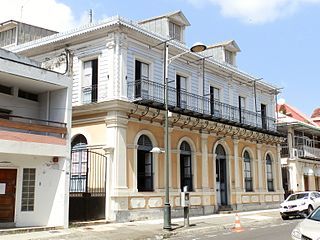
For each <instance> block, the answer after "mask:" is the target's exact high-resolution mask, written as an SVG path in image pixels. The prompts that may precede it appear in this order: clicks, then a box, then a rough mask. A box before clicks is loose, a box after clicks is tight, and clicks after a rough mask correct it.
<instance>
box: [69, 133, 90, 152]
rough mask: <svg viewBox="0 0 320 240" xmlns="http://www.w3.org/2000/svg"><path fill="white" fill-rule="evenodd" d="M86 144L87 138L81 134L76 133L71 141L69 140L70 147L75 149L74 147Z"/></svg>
mask: <svg viewBox="0 0 320 240" xmlns="http://www.w3.org/2000/svg"><path fill="white" fill-rule="evenodd" d="M87 144H88V142H87V139H86V137H85V136H83V135H82V134H78V135H76V136H75V137H74V138H73V140H72V142H71V148H72V149H76V148H81V147H82V148H83V147H85V146H86V145H87Z"/></svg>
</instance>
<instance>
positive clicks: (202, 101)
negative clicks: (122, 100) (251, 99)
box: [128, 79, 276, 132]
mask: <svg viewBox="0 0 320 240" xmlns="http://www.w3.org/2000/svg"><path fill="white" fill-rule="evenodd" d="M168 96H169V97H168V105H169V110H170V111H172V112H176V113H183V114H186V115H190V116H197V117H200V118H205V119H210V120H214V121H220V122H224V123H228V124H231V125H238V126H242V127H245V128H249V129H254V130H261V131H271V132H276V125H275V119H274V118H271V117H267V116H263V115H261V114H260V113H256V112H251V111H248V110H245V109H240V108H238V107H235V106H232V105H229V104H226V103H222V102H219V101H218V100H216V99H214V100H212V99H210V97H208V96H200V95H196V94H192V93H189V92H187V91H185V90H180V91H179V90H177V89H176V88H173V87H168ZM128 98H129V100H131V101H132V102H137V103H139V104H142V105H147V106H152V107H155V108H160V109H164V85H163V84H159V83H155V82H152V81H149V80H147V79H141V80H136V81H134V82H129V83H128Z"/></svg>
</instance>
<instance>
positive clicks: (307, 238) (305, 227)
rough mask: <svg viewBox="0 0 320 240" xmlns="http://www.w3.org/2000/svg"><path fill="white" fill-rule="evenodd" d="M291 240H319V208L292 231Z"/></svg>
mask: <svg viewBox="0 0 320 240" xmlns="http://www.w3.org/2000/svg"><path fill="white" fill-rule="evenodd" d="M291 238H292V239H293V240H300V239H301V240H303V239H304V240H320V207H318V208H316V209H315V210H314V211H313V212H312V213H311V214H310V215H309V216H308V217H307V218H306V219H304V220H303V221H302V222H300V223H299V224H298V225H297V226H296V227H295V228H294V229H293V231H292V233H291Z"/></svg>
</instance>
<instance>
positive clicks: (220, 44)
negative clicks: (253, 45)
mask: <svg viewBox="0 0 320 240" xmlns="http://www.w3.org/2000/svg"><path fill="white" fill-rule="evenodd" d="M230 45H231V46H232V47H233V48H234V50H236V51H237V52H240V51H241V50H240V48H239V46H238V44H237V43H236V41H235V40H227V41H223V42H219V43H214V44H212V45H210V46H208V49H210V48H215V47H219V46H230Z"/></svg>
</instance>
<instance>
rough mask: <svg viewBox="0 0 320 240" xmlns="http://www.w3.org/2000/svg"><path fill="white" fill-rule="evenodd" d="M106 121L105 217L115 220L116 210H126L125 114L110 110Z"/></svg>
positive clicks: (126, 122) (126, 121)
mask: <svg viewBox="0 0 320 240" xmlns="http://www.w3.org/2000/svg"><path fill="white" fill-rule="evenodd" d="M105 122H106V147H105V149H106V150H107V151H106V154H107V157H109V159H108V160H107V176H106V178H107V181H106V211H105V212H106V218H108V219H109V220H116V216H117V213H118V212H121V211H128V185H127V171H128V170H127V154H126V153H127V142H126V139H127V124H128V120H127V115H126V114H125V113H122V112H119V111H110V112H108V115H107V117H106V119H105Z"/></svg>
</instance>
